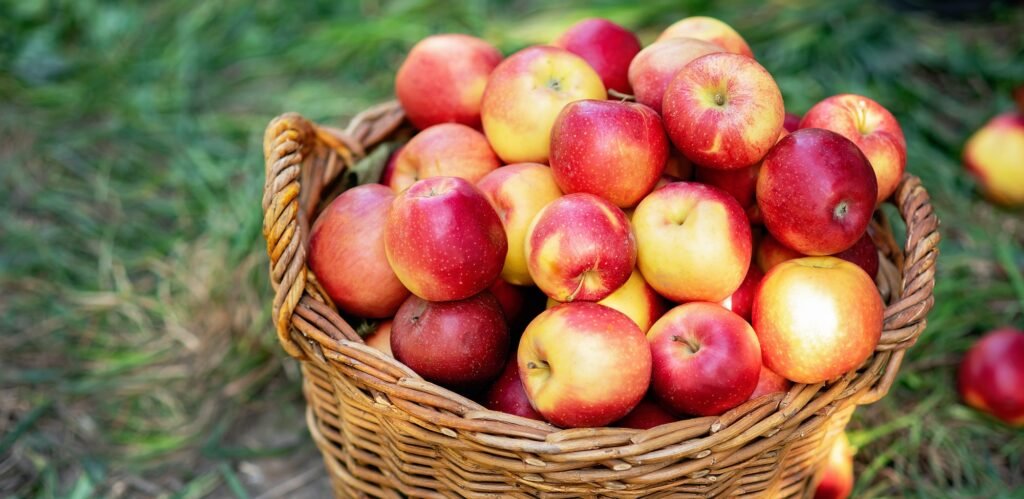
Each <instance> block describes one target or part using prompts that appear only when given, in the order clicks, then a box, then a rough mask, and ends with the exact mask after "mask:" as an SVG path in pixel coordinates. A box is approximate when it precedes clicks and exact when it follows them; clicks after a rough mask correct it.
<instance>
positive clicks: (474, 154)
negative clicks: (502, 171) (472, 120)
mask: <svg viewBox="0 0 1024 499" xmlns="http://www.w3.org/2000/svg"><path fill="white" fill-rule="evenodd" d="M499 166H501V162H500V161H498V157H497V156H495V155H494V151H492V150H491V146H490V145H489V144H488V143H487V137H484V134H482V133H480V132H478V131H476V130H473V129H472V128H470V127H468V126H466V125H460V124H457V123H444V124H441V125H434V126H432V127H430V128H427V129H426V130H423V131H422V132H420V133H418V134H416V135H415V136H413V138H412V139H411V140H409V142H408V143H407V144H406V145H405V147H403V148H402V151H401V152H400V153H399V154H398V157H397V158H395V169H394V171H393V172H392V174H391V178H390V183H389V184H388V185H390V186H391V188H392V189H394V191H395V192H396V193H398V192H402V191H404V190H406V189H408V188H409V186H410V185H412V184H413V183H415V182H416V181H417V180H420V179H424V178H430V177H460V178H464V179H466V180H468V181H469V182H470V183H473V184H475V183H476V182H477V181H478V180H480V179H481V178H483V176H484V175H487V174H488V173H490V172H492V171H494V169H495V168H497V167H499Z"/></svg>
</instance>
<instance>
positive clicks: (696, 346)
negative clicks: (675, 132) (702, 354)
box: [672, 336, 700, 354]
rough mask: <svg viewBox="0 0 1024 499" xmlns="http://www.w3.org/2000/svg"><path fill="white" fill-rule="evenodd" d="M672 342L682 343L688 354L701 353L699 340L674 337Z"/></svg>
mask: <svg viewBox="0 0 1024 499" xmlns="http://www.w3.org/2000/svg"><path fill="white" fill-rule="evenodd" d="M672 341H678V342H679V343H682V344H683V346H684V347H685V348H686V352H687V353H690V354H695V353H697V352H698V351H700V343H698V342H697V340H695V339H693V338H690V337H686V338H684V337H682V336H673V337H672Z"/></svg>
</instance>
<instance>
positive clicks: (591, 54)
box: [552, 19, 641, 94]
mask: <svg viewBox="0 0 1024 499" xmlns="http://www.w3.org/2000/svg"><path fill="white" fill-rule="evenodd" d="M552 45H554V46H556V47H561V48H564V49H565V50H568V51H569V52H572V53H574V54H576V55H578V56H580V57H582V58H583V60H585V61H587V64H590V66H591V67H592V68H594V71H597V74H598V75H599V76H600V77H601V81H602V82H603V83H604V86H605V88H607V89H608V90H617V91H619V92H621V93H624V94H630V93H632V89H631V88H630V87H629V80H628V78H627V77H626V73H627V72H628V70H629V62H630V61H632V60H633V57H634V56H636V53H637V52H640V47H641V46H640V40H637V38H636V35H634V34H633V32H631V31H629V30H628V29H626V28H623V27H622V26H619V25H618V24H615V23H613V22H611V21H609V20H607V19H584V20H582V21H580V22H578V23H576V24H574V25H572V27H570V28H569V29H568V30H566V31H565V33H562V36H560V37H558V39H557V40H555V42H554V43H553V44H552Z"/></svg>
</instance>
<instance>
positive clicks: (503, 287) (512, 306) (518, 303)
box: [489, 279, 526, 322]
mask: <svg viewBox="0 0 1024 499" xmlns="http://www.w3.org/2000/svg"><path fill="white" fill-rule="evenodd" d="M489 291H490V292H491V294H493V295H494V297H495V298H497V299H498V303H500V304H501V311H502V312H504V313H505V319H506V320H507V321H508V322H512V320H513V318H515V317H517V316H518V315H519V313H520V312H522V310H523V301H524V300H525V299H526V298H525V297H524V296H523V291H522V290H521V289H520V288H519V286H514V285H512V284H509V283H508V281H506V280H504V279H497V280H495V281H494V284H492V285H491V287H490V289H489Z"/></svg>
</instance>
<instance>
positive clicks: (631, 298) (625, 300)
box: [547, 270, 666, 334]
mask: <svg viewBox="0 0 1024 499" xmlns="http://www.w3.org/2000/svg"><path fill="white" fill-rule="evenodd" d="M597 303H598V304H600V305H604V306H606V307H608V308H611V309H614V310H618V311H619V312H622V313H623V314H626V317H629V318H630V319H632V320H633V322H634V323H635V324H636V325H637V326H638V327H639V328H640V332H642V333H645V334H646V333H647V330H648V329H650V328H651V325H652V324H654V322H655V321H657V320H658V318H659V317H661V315H662V314H664V313H665V310H666V306H665V300H664V299H663V298H662V297H661V296H660V295H658V293H657V292H656V291H654V288H652V287H651V285H650V284H647V281H645V280H644V277H643V276H642V275H640V271H638V270H634V271H633V273H632V274H631V275H630V276H629V280H628V281H626V284H623V285H622V286H619V289H616V290H615V291H613V292H612V294H610V295H608V296H606V297H604V299H602V300H600V301H598V302H597ZM560 304H561V303H559V302H557V301H555V300H553V299H551V298H548V303H547V308H551V307H555V306H558V305H560Z"/></svg>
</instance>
